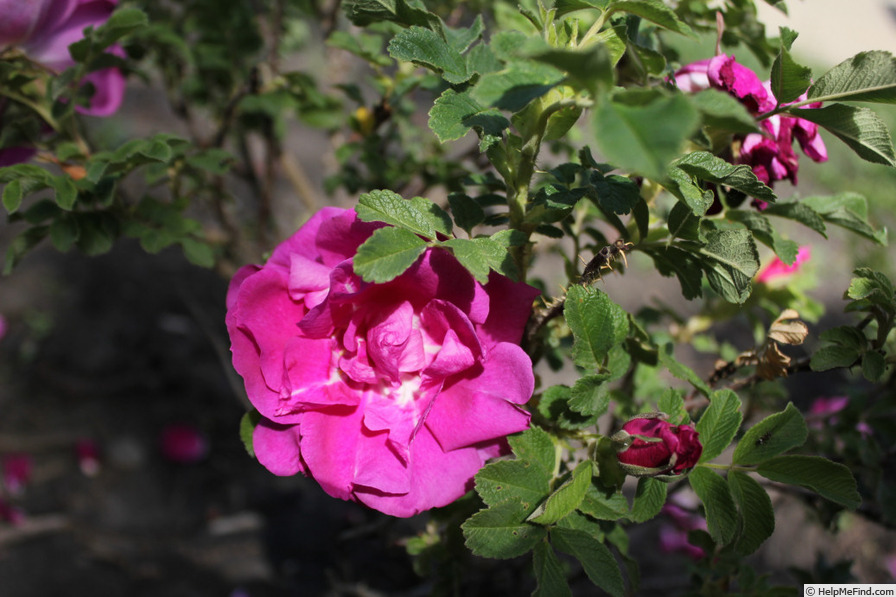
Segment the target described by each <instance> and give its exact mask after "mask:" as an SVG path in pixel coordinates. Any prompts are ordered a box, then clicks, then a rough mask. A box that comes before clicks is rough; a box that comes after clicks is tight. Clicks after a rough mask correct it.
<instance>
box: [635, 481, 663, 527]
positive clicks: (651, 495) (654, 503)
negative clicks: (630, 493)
mask: <svg viewBox="0 0 896 597" xmlns="http://www.w3.org/2000/svg"><path fill="white" fill-rule="evenodd" d="M668 489H669V486H668V485H667V484H666V483H663V482H662V481H660V480H658V479H653V478H651V477H641V478H640V479H638V488H637V489H636V490H635V498H634V500H633V501H632V510H631V513H630V514H629V518H630V519H631V520H632V522H646V521H648V520H650V519H651V518H653V517H654V516H656V515H657V514H659V513H660V510H662V509H663V505H664V504H665V503H666V492H667V491H668Z"/></svg>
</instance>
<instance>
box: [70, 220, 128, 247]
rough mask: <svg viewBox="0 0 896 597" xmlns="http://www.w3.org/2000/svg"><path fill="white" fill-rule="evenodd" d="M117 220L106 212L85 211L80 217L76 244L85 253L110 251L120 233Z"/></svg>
mask: <svg viewBox="0 0 896 597" xmlns="http://www.w3.org/2000/svg"><path fill="white" fill-rule="evenodd" d="M116 224H117V223H116V221H115V220H114V219H113V218H112V216H110V215H108V214H106V213H84V214H80V215H79V218H78V226H79V229H80V232H79V234H78V240H77V242H76V245H77V247H78V249H80V250H81V252H83V253H84V254H85V255H89V256H95V255H102V254H103V253H107V252H109V250H111V249H112V246H113V245H114V244H115V238H116V236H117V234H118V230H117V225H116Z"/></svg>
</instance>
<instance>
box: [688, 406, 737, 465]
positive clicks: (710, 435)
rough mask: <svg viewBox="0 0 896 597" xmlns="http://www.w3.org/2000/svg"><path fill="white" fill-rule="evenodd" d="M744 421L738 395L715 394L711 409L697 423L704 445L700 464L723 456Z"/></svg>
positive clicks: (701, 441)
mask: <svg viewBox="0 0 896 597" xmlns="http://www.w3.org/2000/svg"><path fill="white" fill-rule="evenodd" d="M742 420H743V413H741V412H740V398H738V397H737V394H735V393H734V392H732V391H731V390H719V391H717V392H713V393H712V396H711V397H710V401H709V408H707V409H706V411H705V412H704V413H703V416H701V417H700V420H699V421H697V432H698V433H699V434H700V443H701V444H702V445H703V453H702V454H701V455H700V462H709V461H710V460H713V459H714V458H715V457H717V456H718V455H719V454H721V453H722V452H723V451H724V450H725V448H727V447H728V446H729V445H730V444H731V441H732V440H733V439H734V436H735V434H737V430H738V429H740V424H741V421H742Z"/></svg>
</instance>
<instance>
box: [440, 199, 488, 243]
mask: <svg viewBox="0 0 896 597" xmlns="http://www.w3.org/2000/svg"><path fill="white" fill-rule="evenodd" d="M448 205H449V206H450V207H451V214H452V215H453V216H454V223H455V224H457V226H458V227H459V228H462V229H463V230H465V231H466V233H467V234H472V231H473V228H475V227H476V226H478V225H479V224H481V223H482V222H483V221H485V210H483V209H482V206H481V205H479V203H477V202H476V201H474V200H473V199H471V198H470V197H468V196H467V195H464V194H463V193H451V194H450V195H448Z"/></svg>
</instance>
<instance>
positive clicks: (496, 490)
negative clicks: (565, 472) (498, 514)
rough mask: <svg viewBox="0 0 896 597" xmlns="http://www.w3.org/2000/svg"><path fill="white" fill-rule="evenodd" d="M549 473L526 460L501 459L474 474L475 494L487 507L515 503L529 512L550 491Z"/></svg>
mask: <svg viewBox="0 0 896 597" xmlns="http://www.w3.org/2000/svg"><path fill="white" fill-rule="evenodd" d="M550 482H551V474H550V472H549V471H546V470H544V469H543V468H542V467H541V466H539V465H538V464H537V463H533V462H532V461H529V460H501V461H498V462H492V463H491V464H487V465H486V466H484V467H483V468H482V469H480V471H479V472H478V473H476V493H478V494H479V497H481V498H482V501H483V502H485V503H486V504H487V505H489V506H494V505H496V504H498V503H500V502H504V501H507V500H510V499H513V500H518V501H519V502H521V503H523V504H524V505H525V506H526V511H527V512H531V511H532V510H533V509H535V507H536V506H537V505H538V504H539V503H540V502H541V501H542V500H543V499H544V498H545V497H547V495H548V493H549V492H550V490H551V486H550Z"/></svg>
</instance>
